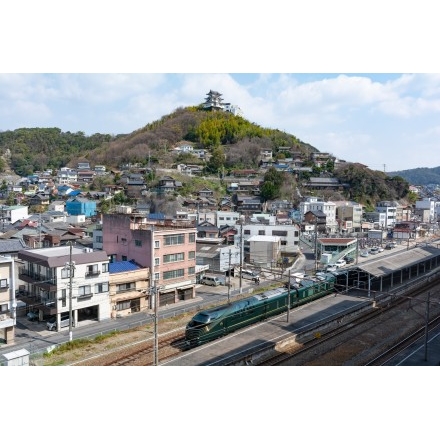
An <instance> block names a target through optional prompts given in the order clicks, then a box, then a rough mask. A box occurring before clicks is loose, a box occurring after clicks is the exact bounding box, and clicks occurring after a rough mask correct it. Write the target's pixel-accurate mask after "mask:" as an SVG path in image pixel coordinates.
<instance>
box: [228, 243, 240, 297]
mask: <svg viewBox="0 0 440 440" xmlns="http://www.w3.org/2000/svg"><path fill="white" fill-rule="evenodd" d="M231 254H232V251H231V249H229V265H228V304H230V303H231ZM240 275H241V274H240ZM240 280H241V276H240Z"/></svg>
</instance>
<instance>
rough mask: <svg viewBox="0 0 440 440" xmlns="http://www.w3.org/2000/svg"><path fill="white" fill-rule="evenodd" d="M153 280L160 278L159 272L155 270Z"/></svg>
mask: <svg viewBox="0 0 440 440" xmlns="http://www.w3.org/2000/svg"><path fill="white" fill-rule="evenodd" d="M154 280H155V281H159V280H160V273H159V272H156V273H155V274H154Z"/></svg>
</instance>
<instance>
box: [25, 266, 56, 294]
mask: <svg viewBox="0 0 440 440" xmlns="http://www.w3.org/2000/svg"><path fill="white" fill-rule="evenodd" d="M18 277H19V279H20V280H22V281H25V282H26V283H29V284H38V286H39V287H41V288H42V289H43V290H47V291H49V292H56V291H57V285H56V282H55V283H54V280H53V279H50V278H45V277H43V276H41V275H39V274H35V273H33V272H30V271H28V270H25V269H21V270H20V272H19V276H18Z"/></svg>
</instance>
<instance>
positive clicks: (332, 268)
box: [325, 263, 339, 272]
mask: <svg viewBox="0 0 440 440" xmlns="http://www.w3.org/2000/svg"><path fill="white" fill-rule="evenodd" d="M338 269H339V267H338V266H336V264H334V263H332V264H327V267H326V268H325V270H326V272H334V271H335V270H338Z"/></svg>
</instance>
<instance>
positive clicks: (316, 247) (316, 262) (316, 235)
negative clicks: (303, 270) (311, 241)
mask: <svg viewBox="0 0 440 440" xmlns="http://www.w3.org/2000/svg"><path fill="white" fill-rule="evenodd" d="M317 270H318V217H317V216H316V215H315V271H317Z"/></svg>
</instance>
